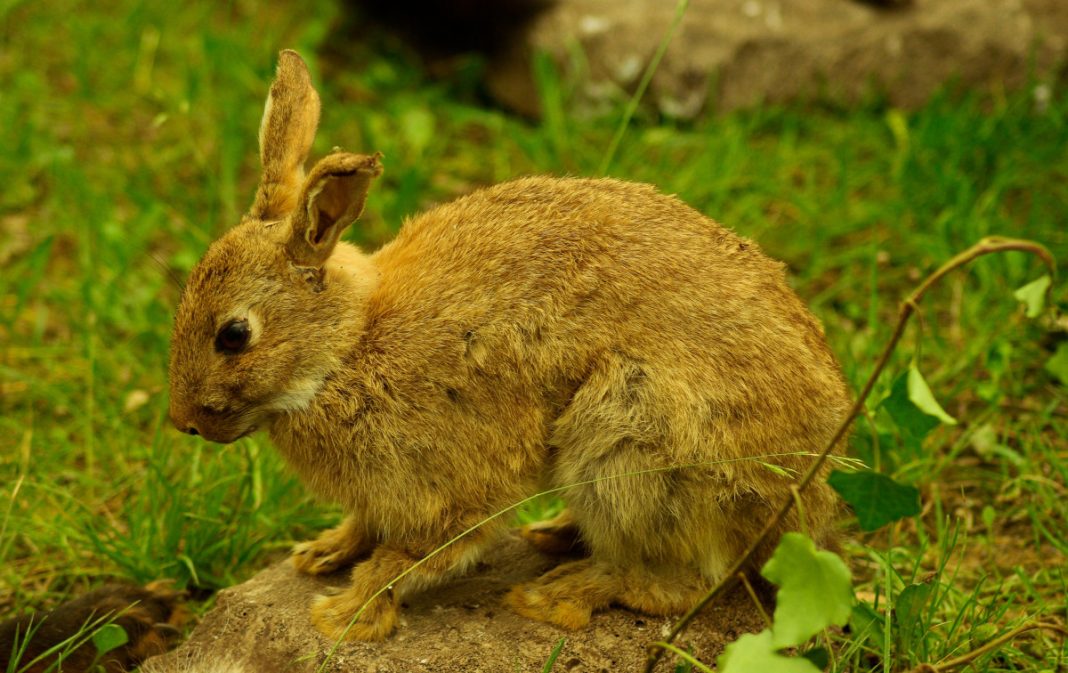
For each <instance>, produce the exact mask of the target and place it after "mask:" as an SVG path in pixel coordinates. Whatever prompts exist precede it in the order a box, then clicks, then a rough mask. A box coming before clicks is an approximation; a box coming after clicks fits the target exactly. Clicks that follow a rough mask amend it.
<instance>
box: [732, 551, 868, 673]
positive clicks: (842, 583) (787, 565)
mask: <svg viewBox="0 0 1068 673" xmlns="http://www.w3.org/2000/svg"><path fill="white" fill-rule="evenodd" d="M760 573H761V574H762V575H763V576H764V577H766V578H768V579H769V580H771V581H772V582H774V583H775V584H778V585H779V593H778V596H777V597H776V599H775V602H776V605H775V618H774V626H773V627H772V634H773V639H772V644H773V645H774V646H775V647H776V648H777V649H778V648H783V647H793V646H795V645H800V644H802V643H804V642H805V641H806V640H808V639H809V638H811V637H812V636H814V635H815V634H817V633H819V632H820V631H822V630H823V629H825V628H827V627H828V626H830V625H831V624H845V622H846V620H848V619H849V613H850V611H851V610H852V608H853V602H854V601H853V587H852V584H851V582H850V578H849V568H847V567H846V564H845V563H844V562H843V561H842V559H840V558H838V556H836V555H835V554H832V553H831V552H829V551H817V550H816V544H815V543H814V542H813V541H812V540H811V539H809V538H808V537H807V536H805V535H802V534H801V533H787V534H785V535H783V536H782V540H781V541H780V542H779V546H778V547H776V548H775V553H774V554H772V555H771V558H770V559H769V560H768V562H767V563H766V564H764V568H763V570H761V571H760ZM751 670H762V669H759V668H753V669H751Z"/></svg>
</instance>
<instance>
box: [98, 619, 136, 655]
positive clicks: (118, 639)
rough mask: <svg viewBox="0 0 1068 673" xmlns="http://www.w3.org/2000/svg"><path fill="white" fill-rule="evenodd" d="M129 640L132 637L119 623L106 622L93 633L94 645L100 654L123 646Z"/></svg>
mask: <svg viewBox="0 0 1068 673" xmlns="http://www.w3.org/2000/svg"><path fill="white" fill-rule="evenodd" d="M129 640H130V637H129V636H128V635H126V631H125V630H124V629H123V628H122V627H121V626H119V625H118V624H104V625H103V626H101V627H100V628H99V629H98V630H97V632H96V633H94V634H93V645H94V646H95V647H96V651H97V653H98V654H107V653H108V652H110V651H112V650H114V649H116V648H119V647H122V646H123V645H125V644H126V643H127V642H129Z"/></svg>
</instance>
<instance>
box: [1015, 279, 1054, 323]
mask: <svg viewBox="0 0 1068 673" xmlns="http://www.w3.org/2000/svg"><path fill="white" fill-rule="evenodd" d="M1050 282H1051V281H1050V277H1049V275H1048V274H1047V275H1045V276H1042V277H1041V278H1039V279H1038V280H1033V281H1031V282H1030V283H1028V284H1027V285H1024V286H1023V287H1021V288H1020V289H1018V290H1016V291H1015V292H1013V293H1012V296H1014V297H1016V299H1018V300H1019V301H1021V302H1022V303H1023V304H1024V305H1025V306H1027V314H1026V315H1027V317H1028V318H1037V317H1038V316H1040V315H1042V309H1044V308H1045V307H1046V292H1047V291H1048V290H1049V285H1050Z"/></svg>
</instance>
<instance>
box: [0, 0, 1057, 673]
mask: <svg viewBox="0 0 1068 673" xmlns="http://www.w3.org/2000/svg"><path fill="white" fill-rule="evenodd" d="M669 35H670V37H671V39H670V40H668V39H667V37H668V36H669ZM283 48H294V49H296V50H298V51H299V52H300V53H301V54H302V55H303V56H304V58H305V59H306V60H307V62H308V63H309V66H310V67H311V70H312V73H313V79H314V81H315V83H316V86H317V88H318V89H319V91H320V94H321V96H322V103H323V112H322V121H321V125H320V131H319V134H318V138H317V140H316V145H315V149H314V150H313V154H314V155H321V154H323V153H325V152H328V151H329V150H330V149H331V148H332V147H334V146H340V147H343V148H345V149H348V150H352V151H358V152H372V151H381V152H383V153H384V155H385V159H384V162H385V166H386V172H385V174H384V176H383V178H382V179H381V180H380V181H379V182H378V183H376V186H375V188H374V190H373V192H372V194H371V196H370V198H369V200H368V204H367V210H366V212H365V214H364V216H363V218H362V219H361V220H360V222H359V223H358V224H357V226H356V227H354V228H353V230H352V231H350V233H349V235H348V236H349V238H350V239H351V240H353V241H354V242H356V243H358V244H360V245H362V246H364V247H366V248H371V249H373V248H374V247H376V246H378V245H380V244H381V243H383V242H384V241H387V240H389V239H390V238H391V237H392V235H393V234H394V233H395V232H396V231H397V229H398V228H399V227H400V226H401V224H402V223H403V221H404V219H405V218H406V217H408V216H410V215H412V214H414V213H417V212H420V211H422V210H424V209H427V208H430V207H432V206H434V205H435V204H437V203H441V202H443V201H446V200H449V199H451V198H453V197H455V196H458V195H461V194H464V193H467V192H470V191H471V190H474V189H476V188H478V187H480V186H482V185H487V184H491V183H495V182H499V181H503V180H507V179H510V178H514V177H518V176H522V175H528V174H534V173H547V174H554V175H584V176H593V175H611V176H615V177H619V178H623V179H629V180H638V181H643V182H649V183H653V184H656V185H658V186H659V187H660V188H661V189H662V190H663V191H665V192H668V193H674V194H677V195H679V197H680V198H682V199H683V200H685V201H686V202H688V203H690V204H691V205H693V206H694V207H695V208H697V209H699V210H700V211H702V212H704V213H706V214H708V215H709V216H710V217H712V218H713V219H715V220H717V221H719V222H721V223H723V224H724V225H726V226H728V227H731V228H733V229H735V230H736V231H738V232H739V233H741V234H743V235H745V236H749V237H752V238H754V239H755V240H757V241H758V242H759V243H760V245H761V246H762V247H763V248H764V249H765V250H766V251H767V252H768V253H769V254H770V255H771V256H773V257H776V258H779V259H782V260H783V261H784V262H785V263H786V264H787V265H788V267H789V271H790V275H791V282H792V283H793V285H794V287H795V288H796V289H797V291H798V293H799V294H800V295H801V297H802V298H803V299H804V300H806V301H807V302H809V303H810V305H811V306H812V308H813V310H814V311H815V313H816V314H817V315H818V316H819V317H820V318H821V319H822V320H823V322H824V324H825V326H826V330H827V334H828V338H829V340H830V342H831V344H832V347H833V348H834V350H835V352H836V353H837V355H838V357H839V359H840V360H841V362H842V364H843V368H844V370H845V372H846V376H847V377H848V379H849V380H850V382H851V383H852V384H853V385H854V387H855V388H856V387H857V386H859V385H860V384H862V383H863V381H864V379H865V378H866V376H867V374H868V372H870V371H871V368H872V367H873V365H874V360H875V357H876V355H877V354H878V351H879V349H880V348H881V346H882V344H883V343H884V342H885V340H886V338H887V336H888V334H889V330H890V327H891V326H892V322H893V319H894V317H895V315H896V311H897V307H898V302H899V301H900V300H901V298H902V297H903V296H904V295H905V294H906V293H907V292H908V291H909V290H911V288H912V287H913V286H914V285H915V284H916V283H917V282H918V281H919V280H920V279H921V278H922V277H923V276H925V275H926V274H927V273H929V272H931V271H932V270H934V269H935V268H936V267H937V266H938V265H939V264H941V263H942V262H943V261H945V260H947V259H948V258H949V257H951V256H952V255H953V254H954V253H956V252H958V251H960V250H963V249H964V248H966V247H968V246H969V245H971V244H972V243H974V242H976V241H977V240H979V239H980V238H982V237H983V236H987V235H993V234H1001V235H1007V236H1019V237H1027V238H1032V239H1035V240H1038V241H1039V242H1041V243H1043V244H1045V245H1046V246H1047V247H1049V248H1050V249H1051V250H1052V251H1053V252H1054V253H1055V254H1057V255H1058V257H1059V258H1060V260H1061V261H1062V266H1063V261H1064V260H1065V259H1068V227H1066V217H1065V216H1066V214H1068V206H1066V204H1068V96H1066V95H1065V82H1066V77H1065V75H1066V70H1065V68H1064V63H1065V56H1066V51H1068V3H1064V2H1062V1H1061V0H1044V1H1043V0H1013V1H1011V2H1010V1H1008V0H1005V1H1004V2H1002V1H1000V0H999V1H995V0H982V1H975V2H973V1H972V0H937V1H936V0H926V1H921V0H916V2H906V1H898V2H895V1H892V0H884V1H883V2H874V1H873V2H868V3H864V2H854V1H851V0H796V1H794V2H785V1H783V2H778V1H772V0H691V2H689V6H688V7H685V12H682V11H681V8H680V6H677V5H676V4H675V3H674V2H669V1H668V0H633V1H630V2H612V1H609V0H558V1H557V2H551V1H550V0H514V1H507V0H499V1H498V2H492V1H490V0H462V1H457V2H453V3H432V2H427V1H411V2H406V1H405V0H395V1H394V2H392V3H380V2H373V1H372V0H365V1H363V2H357V1H355V0H351V1H349V2H343V1H342V0H312V1H310V2H304V3H291V4H290V3H283V2H273V1H268V2H249V1H247V0H232V1H230V2H217V3H216V2H211V3H207V2H205V3H175V2H171V3H159V2H149V1H147V0H102V1H98V2H80V1H74V0H41V1H38V2H24V1H20V0H3V1H0V148H3V149H2V152H0V616H2V615H9V614H15V613H18V612H20V611H23V610H25V609H28V608H32V607H38V606H44V605H51V604H53V603H54V602H55V601H57V600H59V599H62V598H64V597H68V596H70V595H73V594H75V593H77V592H79V591H81V590H84V589H85V588H86V587H89V586H93V585H95V584H96V583H98V582H99V581H100V580H101V579H102V578H107V577H118V578H123V579H129V580H133V581H137V582H145V581H148V580H152V579H156V578H160V577H172V578H176V579H177V580H178V581H179V583H180V584H181V585H185V586H188V587H190V588H191V589H192V590H193V591H194V596H195V597H197V598H202V599H208V602H207V603H204V604H202V605H203V606H207V605H210V596H211V594H212V592H213V591H214V590H215V589H217V588H219V587H223V586H227V585H229V584H232V583H234V582H237V581H240V580H242V579H245V578H247V577H248V576H250V575H251V574H252V573H253V572H255V571H256V570H257V569H258V568H261V567H263V566H264V565H265V564H266V563H267V562H269V561H270V560H272V559H277V558H281V557H282V556H284V554H285V553H286V550H287V549H288V548H289V546H290V545H291V544H292V543H293V541H294V540H300V539H303V538H306V537H310V536H313V535H314V534H315V533H316V532H317V531H318V530H319V529H320V528H322V527H325V526H327V525H329V524H331V523H332V522H333V521H335V520H336V519H337V516H338V514H337V512H336V511H335V510H334V509H333V508H332V507H331V505H330V504H329V503H317V502H314V501H313V500H312V499H311V498H310V496H309V495H308V494H307V493H306V492H305V491H304V490H303V488H302V487H301V486H300V485H299V484H298V483H297V482H296V481H295V480H294V478H292V477H291V476H290V475H289V474H288V473H287V471H286V470H285V469H284V467H283V465H282V464H281V461H280V459H279V458H278V457H277V456H276V455H275V453H274V452H273V449H272V448H271V447H270V445H269V442H268V441H267V439H266V438H265V437H253V438H248V439H245V440H242V441H240V442H238V443H236V444H234V445H230V446H225V447H222V446H217V445H213V444H210V445H209V444H207V443H204V442H201V441H198V440H197V439H196V438H190V437H185V436H181V435H179V434H178V433H177V432H176V431H175V430H174V429H173V428H171V427H170V425H169V423H168V421H167V418H166V408H167V400H166V374H165V372H166V360H167V348H168V338H169V331H170V325H171V313H172V311H173V309H174V307H175V305H176V303H177V300H178V297H179V293H180V282H181V279H183V278H184V277H185V276H186V274H187V273H188V271H189V269H190V268H191V267H192V266H193V264H194V263H195V262H196V260H197V259H198V258H199V256H200V255H201V254H202V253H203V251H204V250H205V249H206V247H207V245H208V244H209V243H210V242H211V241H212V240H213V239H214V238H215V237H216V236H218V234H219V233H220V232H222V231H224V230H225V229H226V228H227V227H229V226H232V225H233V224H234V223H236V222H237V221H238V219H239V217H240V215H241V213H242V212H243V211H244V209H245V208H246V207H247V206H248V205H249V204H250V202H251V198H252V195H253V191H254V189H255V185H256V182H257V179H258V169H259V166H258V158H257V150H256V132H257V128H258V124H259V120H260V115H261V112H262V106H263V101H264V98H265V96H266V92H267V87H268V85H269V82H270V80H271V77H272V75H273V69H274V66H275V62H276V57H277V54H278V51H279V50H280V49H283ZM653 65H656V66H657V67H656V68H655V71H654V70H653V69H652V67H651V66H653ZM647 75H648V76H647ZM646 85H647V86H646ZM639 93H641V94H643V95H641V96H640V98H639V97H638V96H637V95H636V94H639ZM632 103H633V104H632ZM1062 270H1063V269H1062ZM1041 273H1042V271H1041V270H1040V268H1039V267H1038V265H1037V264H1036V263H1035V262H1034V261H1033V260H1032V259H1030V258H1028V257H1027V256H1025V255H1023V254H1020V253H1012V254H1006V255H1002V256H998V257H995V258H984V259H983V260H981V261H979V262H977V263H975V264H974V265H972V267H970V268H969V269H968V270H967V271H965V272H958V273H956V274H954V275H952V276H951V277H950V278H948V279H947V281H946V282H945V283H944V284H943V285H942V286H940V287H939V288H938V289H937V290H936V291H934V292H932V294H931V295H930V296H929V298H928V299H927V300H926V302H925V304H924V308H923V311H922V315H921V316H920V319H919V320H918V321H917V326H915V327H913V328H912V329H911V331H910V332H909V333H908V336H907V338H906V340H905V341H904V342H903V344H902V347H901V348H900V349H899V353H898V354H897V356H895V364H894V365H893V367H892V370H893V371H892V372H891V373H890V374H888V375H887V376H886V377H884V378H885V380H884V381H881V382H880V384H879V388H878V389H877V394H876V398H875V400H874V401H873V402H872V404H871V405H869V406H870V407H871V414H870V415H869V419H868V420H869V421H870V422H867V423H862V424H859V425H858V428H857V431H856V436H855V438H854V447H853V450H854V452H855V453H856V455H857V456H858V457H860V458H862V459H863V460H865V461H867V462H868V463H869V464H871V465H873V466H875V467H878V468H879V469H881V470H882V471H884V472H886V473H888V474H892V475H894V476H895V477H896V478H897V479H899V480H900V481H903V482H906V483H910V484H914V485H916V486H918V487H919V488H920V489H921V492H922V493H923V498H924V500H923V502H924V503H925V507H926V509H925V511H924V513H923V514H922V515H920V516H919V517H916V518H915V519H914V520H907V521H905V522H903V523H902V524H900V525H899V526H898V527H897V528H895V530H896V531H897V532H896V537H893V535H895V534H891V536H890V537H887V535H885V534H882V536H881V537H880V536H869V537H867V538H860V539H859V540H858V541H857V542H856V543H855V544H854V545H853V546H851V547H849V548H848V549H847V555H848V556H849V557H850V561H851V564H852V566H853V567H854V569H855V575H856V576H857V577H858V578H859V580H858V581H860V582H862V583H863V582H871V583H873V585H878V584H879V583H880V582H883V581H884V580H883V579H881V575H880V573H883V572H887V570H886V569H887V568H889V567H893V566H894V564H895V563H898V562H900V564H902V565H903V566H910V565H911V566H912V567H913V572H915V571H916V569H917V568H919V569H923V568H935V567H938V564H939V563H940V562H941V561H942V560H944V559H945V558H946V557H947V556H949V555H951V552H952V554H956V556H955V558H958V559H960V558H966V559H968V563H965V564H964V566H963V567H964V569H963V570H961V571H960V573H959V574H958V577H957V578H956V579H954V582H956V584H955V585H954V586H957V587H958V588H959V590H960V591H961V592H963V593H962V594H961V595H963V596H970V595H978V596H986V597H991V598H993V597H999V598H998V600H1010V598H1009V596H1010V595H1014V594H1013V592H1017V594H1018V595H1017V598H1018V599H1019V600H1020V601H1022V602H1021V603H1020V604H1019V605H1017V608H1019V609H1020V610H1023V608H1022V607H1021V606H1022V605H1024V604H1025V603H1027V602H1028V601H1029V603H1028V604H1030V605H1032V606H1033V605H1034V604H1035V601H1040V604H1041V605H1047V604H1049V605H1053V606H1054V607H1056V606H1057V605H1059V606H1060V607H1059V609H1060V610H1061V614H1063V611H1064V608H1065V602H1064V588H1063V587H1064V579H1065V578H1064V576H1063V574H1058V573H1062V572H1063V571H1061V570H1060V567H1062V566H1063V565H1064V557H1065V554H1066V552H1068V542H1066V533H1065V530H1066V528H1068V526H1066V520H1065V516H1066V508H1068V505H1066V504H1065V503H1068V498H1065V495H1066V482H1068V479H1066V474H1068V467H1066V462H1068V442H1066V439H1065V438H1066V437H1068V407H1066V400H1068V394H1066V390H1065V387H1064V385H1065V379H1066V378H1068V372H1066V370H1068V362H1062V364H1059V365H1058V364H1057V363H1058V360H1057V359H1056V358H1057V353H1058V350H1057V349H1058V348H1059V347H1060V345H1061V344H1063V343H1064V339H1065V324H1064V322H1063V320H1062V321H1060V322H1058V321H1057V319H1056V318H1053V317H1050V316H1048V315H1047V316H1045V317H1043V318H1041V319H1038V320H1029V319H1027V318H1026V317H1025V316H1024V311H1023V308H1022V307H1021V305H1020V304H1019V303H1018V302H1017V301H1016V300H1015V299H1014V298H1013V292H1012V291H1013V289H1014V288H1017V287H1019V286H1021V285H1024V284H1025V283H1027V282H1029V281H1031V280H1034V279H1035V278H1036V277H1038V276H1039V275H1041ZM1062 275H1063V274H1062ZM1053 297H1054V300H1055V302H1056V303H1059V304H1060V305H1061V306H1064V305H1065V302H1066V300H1068V294H1066V292H1065V290H1064V289H1063V286H1062V285H1059V284H1055V287H1054V294H1053ZM1064 357H1065V358H1068V353H1066V354H1065V356H1064ZM912 361H915V362H917V363H918V364H919V366H920V368H921V370H922V371H923V373H924V375H925V376H926V378H927V380H928V381H929V382H930V384H931V387H932V389H933V390H934V391H935V394H936V396H937V397H938V399H939V400H940V401H941V402H942V404H943V406H944V407H946V409H947V410H948V411H949V412H950V413H951V414H952V415H953V416H955V417H956V418H958V419H960V420H961V423H960V425H959V426H955V427H952V428H950V427H943V428H938V429H936V430H935V431H934V432H932V433H931V435H930V436H928V437H927V438H926V439H925V441H924V442H923V443H922V446H917V445H916V444H915V443H910V442H908V441H906V439H907V438H902V437H900V436H898V435H897V434H895V432H894V430H893V428H892V427H890V426H889V425H888V424H884V423H881V421H880V418H881V417H880V414H879V411H878V405H877V402H878V398H879V396H880V395H885V391H886V390H887V389H888V388H889V385H890V381H891V378H892V374H894V373H896V372H900V371H903V370H904V368H905V367H907V366H908V364H909V363H910V362H912ZM1050 362H1053V364H1052V365H1050V364H1049V363H1050ZM555 506H556V504H555V503H552V502H546V503H544V508H547V509H551V508H553V507H555ZM541 513H543V512H542V511H534V512H529V513H527V514H526V516H530V517H533V516H537V515H538V514H541ZM843 525H844V526H848V524H843ZM954 531H955V532H954ZM957 533H959V534H960V535H956V534H957ZM884 557H885V558H886V559H889V560H888V562H887V563H886V564H883V565H880V563H879V562H877V559H879V558H884ZM989 577H994V578H995V580H996V581H985V582H984V581H981V580H983V578H989ZM1006 587H1009V588H1010V589H1011V591H1009V590H1007V589H1006ZM975 592H979V593H975ZM984 592H985V593H984ZM1017 598H1013V599H1011V600H1016V599H1017ZM1014 605H1016V604H1014ZM951 608H952V606H949V607H948V608H947V609H951ZM1006 609H1008V608H1006ZM1014 609H1015V608H1014ZM1013 614H1015V613H1013ZM1020 614H1023V613H1022V612H1021V613H1020ZM546 651H547V652H548V647H547V650H546ZM1006 656H1009V655H1006ZM1011 656H1012V657H1017V658H1018V661H1020V662H1029V661H1032V659H1027V657H1032V658H1034V661H1039V660H1040V659H1041V657H1042V656H1044V655H1042V653H1038V654H1034V653H1030V654H1028V653H1026V652H1022V653H1021V652H1015V653H1013V654H1012V655H1011ZM1035 657H1037V658H1035ZM1012 661H1017V659H1012ZM1021 665H1022V664H1021Z"/></svg>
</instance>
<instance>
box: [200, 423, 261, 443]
mask: <svg viewBox="0 0 1068 673" xmlns="http://www.w3.org/2000/svg"><path fill="white" fill-rule="evenodd" d="M259 427H260V426H259V425H250V426H248V427H247V428H245V429H244V430H241V431H239V432H236V433H234V432H212V433H210V434H209V433H207V432H201V433H200V435H201V436H202V437H203V438H204V439H206V440H208V441H209V442H215V443H216V444H233V443H234V442H236V441H237V440H239V439H244V438H245V437H248V436H249V435H251V434H252V433H253V432H256V431H257V430H259Z"/></svg>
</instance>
